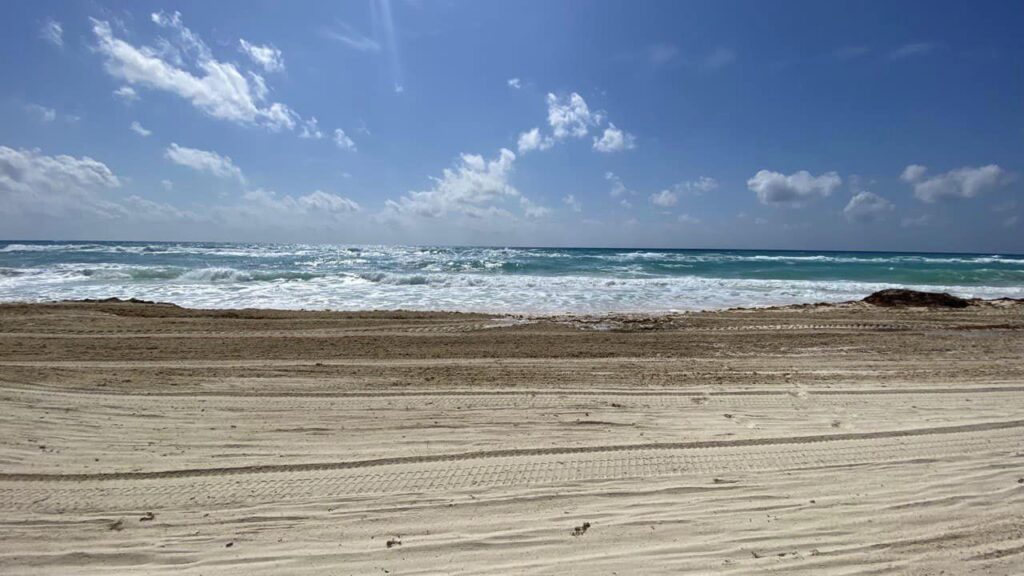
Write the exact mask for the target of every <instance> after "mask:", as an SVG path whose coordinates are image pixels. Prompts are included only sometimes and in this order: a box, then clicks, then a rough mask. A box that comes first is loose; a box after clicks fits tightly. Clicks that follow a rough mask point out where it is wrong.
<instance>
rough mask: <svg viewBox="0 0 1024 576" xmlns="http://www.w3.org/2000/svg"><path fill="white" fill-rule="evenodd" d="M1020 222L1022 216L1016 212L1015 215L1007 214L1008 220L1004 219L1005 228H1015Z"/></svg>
mask: <svg viewBox="0 0 1024 576" xmlns="http://www.w3.org/2000/svg"><path fill="white" fill-rule="evenodd" d="M1019 222H1020V217H1019V216H1017V215H1016V214H1014V215H1013V216H1007V217H1006V220H1003V227H1004V228H1013V227H1014V226H1016V225H1017V223H1019Z"/></svg>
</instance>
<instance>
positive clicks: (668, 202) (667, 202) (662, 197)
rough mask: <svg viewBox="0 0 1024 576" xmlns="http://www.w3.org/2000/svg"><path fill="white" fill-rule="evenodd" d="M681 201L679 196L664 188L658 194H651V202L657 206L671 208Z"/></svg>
mask: <svg viewBox="0 0 1024 576" xmlns="http://www.w3.org/2000/svg"><path fill="white" fill-rule="evenodd" d="M678 202H679V196H677V195H676V193H675V192H672V191H671V190H662V191H661V192H658V193H657V194H651V204H654V205H655V206H661V207H662V208H669V207H672V206H675V205H676V203H678Z"/></svg>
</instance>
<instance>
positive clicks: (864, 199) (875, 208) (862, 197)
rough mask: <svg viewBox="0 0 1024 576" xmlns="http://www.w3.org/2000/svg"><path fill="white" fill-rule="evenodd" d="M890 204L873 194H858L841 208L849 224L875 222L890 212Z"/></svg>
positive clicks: (891, 207)
mask: <svg viewBox="0 0 1024 576" xmlns="http://www.w3.org/2000/svg"><path fill="white" fill-rule="evenodd" d="M892 209H893V205H892V202H889V201H888V200H886V199H885V198H882V197H881V196H879V195H878V194H875V193H874V192H867V191H863V192H858V193H857V194H855V195H854V196H853V198H850V202H849V203H847V204H846V208H843V215H844V216H846V219H847V220H849V221H851V222H875V221H877V220H881V219H882V218H883V217H884V216H885V215H886V213H888V212H890V211H892Z"/></svg>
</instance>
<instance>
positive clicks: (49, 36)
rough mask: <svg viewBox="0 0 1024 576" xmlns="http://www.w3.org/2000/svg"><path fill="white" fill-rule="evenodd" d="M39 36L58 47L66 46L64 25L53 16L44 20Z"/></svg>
mask: <svg viewBox="0 0 1024 576" xmlns="http://www.w3.org/2000/svg"><path fill="white" fill-rule="evenodd" d="M39 37H40V38H42V39H43V40H46V41H47V42H49V43H50V44H53V45H54V46H56V47H58V48H63V47H64V27H63V26H61V24H60V22H57V21H56V20H53V19H51V18H48V19H47V20H46V21H45V22H43V25H42V27H41V28H40V29H39Z"/></svg>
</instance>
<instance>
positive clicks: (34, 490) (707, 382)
mask: <svg viewBox="0 0 1024 576" xmlns="http://www.w3.org/2000/svg"><path fill="white" fill-rule="evenodd" d="M0 573H3V574H164V573H168V574H169V573H174V574H179V573H184V574H204V575H211V574H332V575H338V574H387V573H389V574H588V575H591V574H680V573H699V574H709V573H715V574H808V575H810V574H879V573H882V574H986V575H988V574H1007V575H1011V574H1012V575H1016V574H1021V573H1024V304H1020V303H1012V302H1002V303H988V304H976V305H973V306H971V307H969V308H966V309H962V310H926V309H906V310H893V309H880V308H874V307H872V306H868V305H865V304H847V305H838V306H806V307H789V308H782V309H771V310H737V311H727V312H707V313H691V314H681V315H675V316H659V317H644V316H626V315H623V316H616V317H603V318H573V317H560V318H540V319H538V318H522V317H496V316H485V315H471V314H447V313H434V314H425V313H399V312H389V313H314V312H309V313H301V312H274V311H255V310H250V311H194V310H185V309H180V308H177V307H173V306H166V305H149V304H127V303H68V304H51V305H3V306H0Z"/></svg>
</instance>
